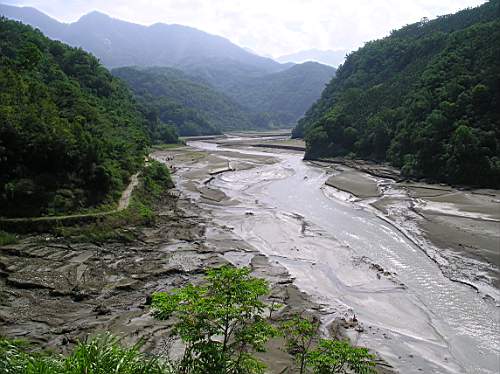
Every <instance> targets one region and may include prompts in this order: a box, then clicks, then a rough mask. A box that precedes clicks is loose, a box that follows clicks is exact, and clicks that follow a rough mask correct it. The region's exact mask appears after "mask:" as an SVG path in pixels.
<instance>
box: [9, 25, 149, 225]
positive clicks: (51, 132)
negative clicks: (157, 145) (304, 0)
mask: <svg viewBox="0 0 500 374" xmlns="http://www.w3.org/2000/svg"><path fill="white" fill-rule="evenodd" d="M145 128H146V121H145V119H144V118H143V117H142V115H141V113H140V112H139V110H138V109H137V106H136V103H135V101H134V100H133V97H132V95H131V93H130V92H129V90H128V89H127V88H126V86H125V85H124V84H122V83H121V82H120V81H119V80H118V79H116V78H114V77H113V76H112V75H111V74H110V73H109V72H108V71H107V70H106V69H105V68H103V67H102V66H101V65H100V64H99V62H98V60H97V59H96V58H95V57H93V56H92V55H90V54H88V53H86V52H84V51H83V50H81V49H76V48H70V47H68V46H66V45H64V44H62V43H60V42H57V41H52V40H50V39H48V38H46V37H45V36H44V35H43V34H42V33H40V32H39V31H35V30H33V29H32V28H31V27H29V26H25V25H22V24H20V23H18V22H14V21H8V20H6V19H5V18H0V215H1V216H31V215H40V214H48V213H50V214H54V213H63V212H67V211H74V210H77V209H79V208H86V207H91V206H96V205H98V204H102V203H108V202H112V201H115V199H116V197H117V195H119V194H120V192H121V190H122V188H123V185H124V184H125V183H127V182H128V179H129V176H130V175H131V174H132V173H134V172H136V171H137V170H138V168H139V167H140V166H141V165H142V163H143V159H144V155H145V151H146V146H147V144H148V136H147V133H146V130H145Z"/></svg>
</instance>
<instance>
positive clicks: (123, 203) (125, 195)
mask: <svg viewBox="0 0 500 374" xmlns="http://www.w3.org/2000/svg"><path fill="white" fill-rule="evenodd" d="M139 174H140V173H135V174H134V175H132V177H131V178H130V182H129V184H128V186H127V188H125V190H124V191H123V192H122V196H121V197H120V200H118V206H117V207H116V208H115V209H112V210H109V211H107V212H97V213H81V214H68V215H65V216H49V217H25V218H0V223H2V222H7V223H8V222H16V223H17V222H43V221H60V220H66V219H75V218H76V219H78V218H88V217H102V216H107V215H109V214H113V213H116V212H120V211H122V210H124V209H126V208H128V206H129V204H130V198H131V197H132V192H133V191H134V189H135V187H137V185H138V184H139Z"/></svg>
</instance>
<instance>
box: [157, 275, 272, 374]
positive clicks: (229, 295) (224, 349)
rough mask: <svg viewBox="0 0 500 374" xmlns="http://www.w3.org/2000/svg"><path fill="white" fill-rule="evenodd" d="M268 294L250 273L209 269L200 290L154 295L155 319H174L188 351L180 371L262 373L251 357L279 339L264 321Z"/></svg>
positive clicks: (188, 288)
mask: <svg viewBox="0 0 500 374" xmlns="http://www.w3.org/2000/svg"><path fill="white" fill-rule="evenodd" d="M268 293H269V286H268V284H267V282H266V281H265V280H263V279H259V278H254V277H252V276H250V269H249V268H241V269H237V268H233V267H230V266H222V267H220V268H216V269H211V270H209V271H208V272H207V276H206V282H205V283H203V284H202V285H198V286H195V285H192V284H189V285H187V286H185V287H183V288H181V289H176V290H173V291H171V292H168V293H167V292H158V293H155V294H154V295H153V298H152V307H153V311H154V315H155V317H156V318H158V319H168V318H170V317H175V318H176V319H175V321H176V322H175V324H174V328H173V334H174V335H176V336H179V337H180V338H181V339H182V341H183V342H184V344H185V346H186V347H185V353H184V356H183V358H182V359H181V362H180V372H181V373H200V374H201V373H221V374H226V373H227V374H229V373H231V374H236V373H248V374H250V373H263V372H264V368H265V366H264V365H263V363H262V362H260V361H259V360H258V359H257V358H255V357H254V355H253V353H254V352H264V351H265V344H266V342H267V341H268V339H269V338H270V337H273V336H274V335H275V334H276V330H275V328H273V327H272V326H271V324H270V323H269V322H268V321H267V319H265V318H264V317H263V316H264V312H265V310H266V308H268V305H267V304H266V303H264V302H263V301H261V298H262V297H263V296H265V295H267V294H268Z"/></svg>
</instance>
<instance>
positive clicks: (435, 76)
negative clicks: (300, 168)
mask: <svg viewBox="0 0 500 374" xmlns="http://www.w3.org/2000/svg"><path fill="white" fill-rule="evenodd" d="M498 8H499V1H498V0H492V1H489V2H488V3H486V4H484V5H482V6H480V7H477V8H474V9H466V10H463V11H461V12H458V13H456V14H454V15H447V16H443V17H439V18H437V19H435V20H432V21H427V22H419V23H415V24H412V25H408V26H406V27H404V28H402V29H400V30H397V31H394V32H393V33H392V34H391V35H390V36H389V37H387V38H385V39H381V40H377V41H374V42H370V43H367V44H366V45H365V47H363V48H361V49H360V50H358V51H357V52H355V53H352V54H351V55H349V57H348V58H347V60H346V62H345V64H344V65H342V66H341V67H340V68H339V70H338V71H337V75H336V77H335V78H334V79H333V80H332V81H331V82H330V84H329V85H328V86H327V88H326V89H325V91H324V92H323V94H322V97H321V99H320V100H319V101H318V102H316V103H315V104H314V105H313V106H312V107H311V108H310V109H309V110H308V112H307V114H306V116H305V118H304V119H303V120H301V121H300V123H299V125H298V126H297V127H296V128H295V129H294V136H303V135H305V139H306V144H307V151H306V157H307V158H317V157H328V156H338V155H350V156H354V157H362V158H370V159H376V160H388V161H390V162H392V163H393V164H394V165H396V166H399V167H401V168H402V171H403V173H404V174H406V175H410V176H416V177H426V178H429V179H433V180H441V181H447V182H450V183H465V184H473V185H480V186H492V187H500V115H499V113H500V112H499V110H498V108H500V65H499V64H498V61H499V58H500V43H498V41H499V40H500V21H499V9H498Z"/></svg>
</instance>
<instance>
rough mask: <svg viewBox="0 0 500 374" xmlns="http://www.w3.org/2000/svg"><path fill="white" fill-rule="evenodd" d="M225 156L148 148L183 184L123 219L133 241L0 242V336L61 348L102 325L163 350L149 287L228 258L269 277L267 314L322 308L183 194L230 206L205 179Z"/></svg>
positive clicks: (246, 162) (281, 360)
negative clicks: (135, 223) (131, 220)
mask: <svg viewBox="0 0 500 374" xmlns="http://www.w3.org/2000/svg"><path fill="white" fill-rule="evenodd" d="M231 156H234V155H233V153H232V152H230V151H229V152H220V153H218V154H217V156H215V155H211V154H210V153H209V152H199V151H197V150H195V149H192V148H189V147H179V148H172V149H169V150H168V151H156V152H155V153H154V154H153V155H152V157H154V158H157V159H159V160H161V161H162V162H165V163H167V164H170V165H176V168H177V171H176V173H179V174H183V179H182V180H183V181H182V191H183V192H182V193H181V191H179V190H171V191H170V193H169V194H167V195H165V197H164V199H163V201H162V202H161V204H159V205H158V206H157V209H156V222H155V224H153V225H151V226H149V227H130V228H128V229H129V230H130V231H133V232H134V235H135V237H136V238H137V239H136V240H134V241H133V242H127V243H121V242H108V243H105V244H96V243H91V242H85V241H81V242H73V241H68V240H65V239H63V238H58V237H54V236H52V235H49V234H43V235H32V236H27V237H24V238H23V239H22V240H21V241H20V243H18V244H15V245H7V246H3V247H0V335H3V336H8V337H11V338H25V339H28V340H30V341H34V342H38V343H40V344H41V345H42V346H44V347H49V348H52V349H54V350H56V351H60V352H64V351H67V350H69V349H70V348H71V347H72V346H73V344H74V343H75V342H76V341H77V340H79V339H84V338H85V337H86V336H88V335H92V334H97V333H100V332H103V331H111V332H112V333H114V334H116V335H118V336H121V337H123V339H124V342H125V343H135V342H137V341H138V340H139V339H144V340H145V341H146V345H145V347H144V348H145V350H147V351H149V352H156V353H166V351H165V350H166V348H165V347H168V345H169V338H168V330H169V328H170V322H169V321H161V322H160V321H156V320H154V319H153V318H152V316H151V314H150V311H149V305H148V304H149V300H150V298H149V296H150V295H151V294H152V293H153V292H155V291H160V290H162V291H164V290H170V289H172V288H176V287H180V286H182V285H184V284H186V283H188V282H199V281H200V280H201V278H202V276H203V273H204V271H205V270H206V269H207V268H209V267H213V266H220V265H222V264H227V263H231V264H234V265H237V266H250V267H251V268H252V270H253V273H254V275H256V276H259V277H263V278H266V279H267V280H268V281H269V282H270V285H271V289H272V292H271V296H270V299H271V300H274V301H276V302H278V303H281V304H284V307H283V308H282V309H281V310H279V311H277V312H275V313H274V315H275V316H276V317H278V318H279V317H284V316H287V315H289V314H290V313H294V312H302V311H304V310H306V311H309V312H310V313H313V314H317V315H321V314H322V313H324V311H323V310H322V308H321V307H320V306H319V305H318V304H316V303H314V302H313V301H312V300H311V298H310V296H308V295H307V294H305V293H304V292H302V291H300V290H299V289H298V288H297V287H296V286H295V285H294V284H293V279H292V278H291V276H290V274H289V272H288V271H287V269H286V268H285V267H283V266H281V265H280V264H279V263H277V262H272V261H270V259H269V258H267V257H266V256H264V255H262V254H261V253H260V252H258V251H257V250H256V249H255V248H254V247H253V246H251V245H249V244H248V243H246V242H245V241H243V240H241V239H240V238H239V237H238V236H237V235H235V234H234V232H233V229H232V228H231V227H228V226H225V225H221V224H219V223H217V222H215V221H214V220H213V219H212V218H211V214H210V212H209V211H207V210H206V209H205V208H203V207H201V206H200V205H199V204H198V203H196V201H195V200H196V199H194V200H193V199H192V198H191V197H192V196H197V197H198V198H199V199H200V200H199V201H200V202H202V203H203V202H205V203H210V204H215V205H221V206H223V205H225V204H228V205H231V198H230V197H229V196H227V195H226V194H224V193H223V192H222V191H220V190H217V189H214V188H212V187H211V186H209V185H208V183H207V180H209V179H210V178H212V177H214V175H213V171H214V170H219V169H221V168H224V167H227V165H228V160H227V159H228V158H229V157H231ZM274 162H276V159H274V158H273V157H271V156H267V155H261V156H253V155H249V156H243V157H239V158H238V159H237V160H232V161H231V170H248V169H250V168H252V167H254V166H255V164H256V163H258V164H259V165H262V164H264V165H270V164H272V163H274ZM222 174H223V173H222ZM217 175H219V174H216V175H215V176H217ZM177 179H178V183H180V178H177ZM186 191H187V192H189V193H190V194H192V196H186V194H185V192H186ZM356 326H358V323H357V322H356V321H352V319H349V317H348V316H346V318H338V319H337V320H336V322H335V329H334V331H332V334H334V336H344V335H346V334H348V331H349V330H353V329H354V328H356ZM281 343H282V342H281V341H279V340H273V341H271V343H270V344H269V350H268V352H267V353H265V354H263V355H262V357H261V358H262V359H263V360H264V361H265V362H266V363H267V364H268V367H269V369H270V372H272V373H280V372H283V370H286V368H290V367H291V366H292V357H291V356H290V355H288V354H287V353H285V352H284V351H283V350H282V349H281V346H282V345H281ZM380 372H381V373H386V372H387V373H389V372H391V371H390V370H389V369H387V368H381V369H380Z"/></svg>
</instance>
